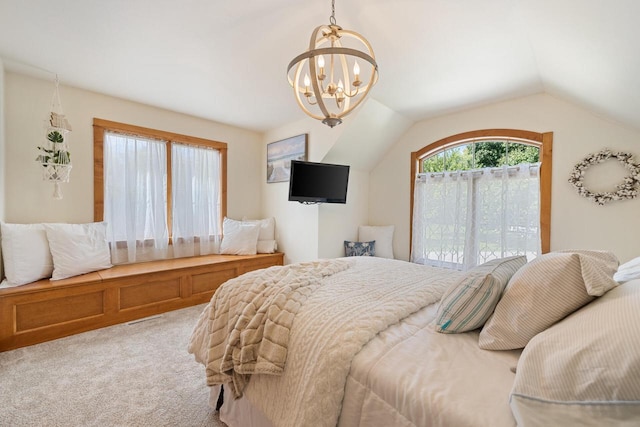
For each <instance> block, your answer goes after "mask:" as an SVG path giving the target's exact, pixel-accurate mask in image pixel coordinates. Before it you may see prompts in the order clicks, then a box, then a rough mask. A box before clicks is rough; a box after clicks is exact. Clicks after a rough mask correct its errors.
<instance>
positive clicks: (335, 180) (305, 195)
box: [289, 160, 349, 204]
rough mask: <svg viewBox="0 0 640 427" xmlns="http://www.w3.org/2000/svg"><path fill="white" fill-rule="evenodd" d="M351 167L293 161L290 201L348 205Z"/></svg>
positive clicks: (290, 179)
mask: <svg viewBox="0 0 640 427" xmlns="http://www.w3.org/2000/svg"><path fill="white" fill-rule="evenodd" d="M348 183H349V166H347V165H333V164H329V163H315V162H303V161H300V160H292V161H291V176H290V178H289V201H292V202H300V203H309V204H311V203H347V184H348Z"/></svg>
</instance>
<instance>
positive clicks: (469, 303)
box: [436, 256, 527, 334]
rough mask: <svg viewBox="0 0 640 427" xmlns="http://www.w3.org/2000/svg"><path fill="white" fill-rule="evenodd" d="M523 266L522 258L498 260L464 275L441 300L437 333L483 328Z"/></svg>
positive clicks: (524, 259)
mask: <svg viewBox="0 0 640 427" xmlns="http://www.w3.org/2000/svg"><path fill="white" fill-rule="evenodd" d="M526 263H527V257H525V256H514V257H508V258H499V259H494V260H491V261H489V262H486V263H484V264H481V265H479V266H477V267H474V268H472V269H471V270H469V271H467V273H466V274H465V275H464V277H463V278H462V279H460V280H459V281H458V282H457V283H456V284H455V285H452V286H451V287H450V288H449V289H447V290H446V291H445V293H444V295H443V296H442V300H441V301H440V305H439V306H438V312H437V314H436V331H438V332H442V333H446V334H455V333H459V332H466V331H472V330H474V329H478V328H480V327H482V325H484V323H485V322H486V321H487V319H488V318H489V316H491V314H492V313H493V310H494V309H495V308H496V305H497V304H498V301H499V300H500V297H501V296H502V291H504V288H505V287H506V286H507V283H508V282H509V279H510V278H511V276H513V275H514V273H515V272H516V271H518V269H519V268H520V267H522V266H523V265H525V264H526Z"/></svg>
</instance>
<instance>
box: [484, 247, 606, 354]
mask: <svg viewBox="0 0 640 427" xmlns="http://www.w3.org/2000/svg"><path fill="white" fill-rule="evenodd" d="M617 268H618V259H617V258H616V256H615V255H614V254H612V253H611V252H605V251H567V252H564V251H563V252H551V253H548V254H545V255H542V256H539V257H538V258H536V259H534V260H533V261H531V262H529V263H528V264H527V265H526V266H525V267H523V268H521V269H520V270H518V272H517V273H516V274H514V275H513V277H512V278H511V280H510V281H509V284H508V285H507V287H506V289H505V291H504V295H503V296H502V298H501V299H500V302H498V305H497V306H496V309H495V311H494V313H493V315H492V316H491V318H489V320H487V323H485V325H484V327H483V328H482V331H481V332H480V339H479V341H478V344H479V346H480V348H483V349H485V350H512V349H517V348H523V347H524V346H525V345H527V343H528V342H529V340H530V339H531V338H533V337H534V336H535V335H536V334H538V333H540V332H542V331H544V330H545V329H547V328H548V327H549V326H551V325H553V324H554V323H556V322H558V321H559V320H561V319H563V318H564V317H566V316H567V315H569V314H571V313H573V312H574V311H576V310H577V309H579V308H580V307H582V306H583V305H585V304H587V303H588V302H590V301H592V300H593V299H595V297H596V296H600V295H603V294H604V293H605V292H607V291H608V290H609V289H612V288H614V287H615V286H617V283H616V282H615V281H614V280H613V274H614V273H615V272H616V269H617Z"/></svg>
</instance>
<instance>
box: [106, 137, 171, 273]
mask: <svg viewBox="0 0 640 427" xmlns="http://www.w3.org/2000/svg"><path fill="white" fill-rule="evenodd" d="M166 165H167V154H166V146H165V143H164V142H160V141H155V140H152V139H145V138H139V137H133V136H127V135H120V134H116V133H112V132H105V135H104V180H105V183H104V220H105V221H106V222H107V239H108V240H109V244H110V247H111V260H112V262H113V263H114V264H116V263H123V262H136V261H144V260H150V259H158V258H164V257H166V256H167V251H168V244H169V233H168V230H167V218H166V211H167V197H166V194H167V171H166V169H167V167H166Z"/></svg>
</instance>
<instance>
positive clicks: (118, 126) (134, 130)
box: [93, 118, 227, 149]
mask: <svg viewBox="0 0 640 427" xmlns="http://www.w3.org/2000/svg"><path fill="white" fill-rule="evenodd" d="M93 126H94V127H95V126H98V127H102V128H104V129H107V130H111V131H114V132H120V133H124V134H128V135H144V136H146V137H149V138H155V139H160V140H163V141H172V142H181V143H184V144H189V145H199V146H204V147H208V148H216V149H222V148H227V144H226V143H225V142H218V141H213V140H210V139H204V138H198V137H195V136H189V135H182V134H179V133H174V132H167V131H163V130H157V129H151V128H145V127H142V126H135V125H129V124H126V123H118V122H112V121H109V120H103V119H98V118H94V119H93Z"/></svg>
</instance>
